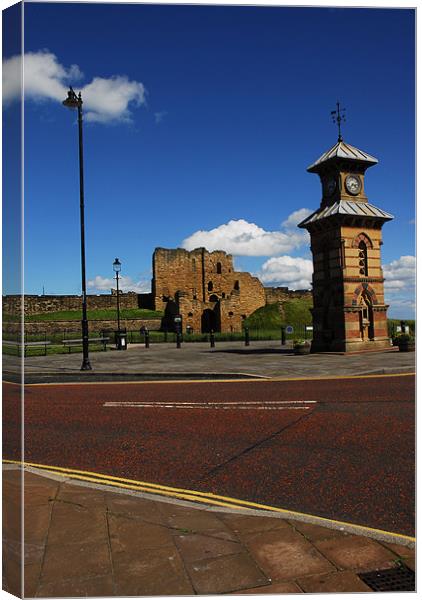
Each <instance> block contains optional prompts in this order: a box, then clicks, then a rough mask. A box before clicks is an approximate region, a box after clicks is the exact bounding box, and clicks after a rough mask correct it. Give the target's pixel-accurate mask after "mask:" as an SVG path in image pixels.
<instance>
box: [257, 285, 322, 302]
mask: <svg viewBox="0 0 422 600" xmlns="http://www.w3.org/2000/svg"><path fill="white" fill-rule="evenodd" d="M264 291H265V300H266V304H275V303H276V302H286V301H287V300H291V299H292V298H311V299H312V292H311V291H310V290H289V288H288V287H266V288H264Z"/></svg>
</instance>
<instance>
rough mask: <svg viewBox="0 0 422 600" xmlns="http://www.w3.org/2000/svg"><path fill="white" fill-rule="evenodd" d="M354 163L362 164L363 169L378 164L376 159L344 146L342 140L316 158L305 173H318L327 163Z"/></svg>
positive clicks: (351, 147)
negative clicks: (340, 161) (345, 161)
mask: <svg viewBox="0 0 422 600" xmlns="http://www.w3.org/2000/svg"><path fill="white" fill-rule="evenodd" d="M339 159H340V160H342V159H343V160H347V161H356V162H358V163H360V164H364V165H365V168H367V167H372V165H376V164H377V163H378V159H376V158H375V157H374V156H371V155H370V154H368V153H367V152H364V151H363V150H359V149H358V148H355V147H354V146H351V145H350V144H346V142H344V141H343V140H339V141H338V142H337V143H336V144H334V146H333V147H332V148H330V149H329V150H327V151H326V152H324V154H323V155H322V156H320V157H319V158H318V160H317V161H315V162H314V163H313V164H312V165H311V166H310V167H308V168H307V171H309V172H310V173H319V172H320V171H321V170H322V169H321V167H322V168H323V165H324V166H325V164H326V163H328V162H337V161H338V160H339Z"/></svg>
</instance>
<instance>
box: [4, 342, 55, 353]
mask: <svg viewBox="0 0 422 600" xmlns="http://www.w3.org/2000/svg"><path fill="white" fill-rule="evenodd" d="M3 344H4V345H5V346H15V347H16V348H17V349H18V356H20V352H19V351H20V349H21V348H22V346H23V355H24V356H26V349H27V348H28V347H30V348H41V347H42V346H44V356H47V346H49V345H50V344H51V342H49V341H47V340H43V341H40V342H15V341H13V340H3Z"/></svg>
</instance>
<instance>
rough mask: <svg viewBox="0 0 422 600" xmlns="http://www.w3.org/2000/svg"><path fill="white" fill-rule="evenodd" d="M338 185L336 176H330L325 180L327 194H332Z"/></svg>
mask: <svg viewBox="0 0 422 600" xmlns="http://www.w3.org/2000/svg"><path fill="white" fill-rule="evenodd" d="M336 187H337V182H336V180H335V179H334V177H330V178H329V179H327V180H326V182H325V193H326V194H327V196H332V195H333V194H334V192H335V191H336Z"/></svg>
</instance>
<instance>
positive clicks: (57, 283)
mask: <svg viewBox="0 0 422 600" xmlns="http://www.w3.org/2000/svg"><path fill="white" fill-rule="evenodd" d="M70 32H72V33H70ZM25 57H26V58H25V76H26V79H25V98H26V102H25V251H26V255H25V259H26V263H25V270H26V271H25V274H26V281H25V291H26V293H42V289H43V286H44V287H45V292H46V293H80V258H79V187H78V186H79V181H78V162H77V161H78V155H77V125H76V116H75V114H74V113H72V112H71V111H69V110H67V109H65V108H64V107H63V106H62V105H61V99H64V97H65V95H66V94H65V90H66V88H67V86H68V84H72V85H73V86H74V88H75V90H76V91H79V90H80V89H81V90H82V93H83V97H84V100H85V103H84V109H85V123H84V150H85V200H86V253H87V254H86V258H87V261H86V265H87V278H88V280H89V285H90V290H89V291H91V292H93V293H96V292H97V293H105V292H107V291H108V290H109V288H110V287H111V284H112V282H111V281H110V280H111V278H112V276H113V271H112V262H113V260H114V258H115V257H116V256H117V257H119V258H120V260H121V261H122V264H123V268H122V275H124V276H125V277H126V279H125V280H124V283H125V285H126V287H127V289H138V290H145V291H148V289H149V281H150V278H151V257H152V253H153V250H154V248H155V247H157V246H163V247H167V248H175V247H179V246H182V245H183V246H184V247H186V248H188V249H190V248H191V245H192V244H195V245H196V246H198V245H205V246H207V247H208V248H209V249H211V250H212V249H214V248H215V247H216V245H218V247H220V248H221V249H225V250H227V251H229V252H232V253H233V254H234V255H235V264H236V266H237V267H238V268H239V269H243V270H249V271H251V272H253V273H256V274H257V275H259V276H260V277H261V279H262V280H263V281H264V283H265V285H289V287H291V288H299V287H305V286H306V282H308V281H310V273H311V270H310V260H311V255H310V252H309V242H308V240H307V239H306V237H305V236H303V233H301V231H300V230H298V229H297V228H296V227H295V224H296V222H297V220H298V218H299V216H301V215H304V214H305V213H306V211H305V210H304V209H308V210H315V209H316V208H317V207H318V206H319V203H320V199H321V191H320V183H319V178H318V177H317V176H316V175H312V174H309V173H307V172H306V168H307V167H308V166H309V165H310V164H311V163H312V162H314V160H316V159H317V158H318V157H319V156H320V155H321V154H322V153H323V152H324V151H325V150H327V149H328V148H329V147H330V146H332V145H333V144H334V143H335V142H336V140H337V131H336V127H335V125H334V124H333V123H332V122H331V120H330V111H331V110H333V109H334V108H335V103H336V101H337V100H338V99H339V100H340V102H341V103H342V104H343V105H344V106H345V107H346V118H347V121H346V123H345V124H344V126H343V137H344V139H345V141H346V142H349V143H350V144H352V145H354V146H357V147H358V148H361V149H363V150H365V151H367V152H369V153H370V154H372V155H374V156H376V157H377V158H378V159H379V164H378V165H377V166H375V167H373V168H371V169H369V170H368V172H367V176H366V192H367V194H368V197H369V200H370V202H372V203H373V204H375V205H376V206H379V207H380V208H382V209H384V210H386V211H387V212H390V213H392V214H394V215H395V220H394V221H392V222H390V223H387V224H386V225H385V226H384V229H383V232H384V246H383V256H382V258H383V264H384V271H385V276H386V296H387V300H388V301H389V302H390V304H391V309H390V311H389V314H390V315H391V316H397V317H402V318H410V317H412V316H413V312H414V302H413V296H414V269H415V265H414V255H415V225H414V219H415V122H414V109H415V107H414V95H415V90H414V68H415V65H414V12H413V11H412V10H404V9H400V10H394V9H356V8H353V9H352V8H342V9H338V8H287V7H275V8H269V7H218V6H209V7H206V6H174V5H168V6H166V5H161V6H152V5H105V4H102V5H101V4H100V5H98V4H97V5H95V4H92V5H89V4H78V3H76V4H54V3H48V4H36V3H28V4H25ZM11 60H12V53H10V54H8V53H7V52H5V53H4V61H5V64H6V75H7V72H8V71H7V66H8V65H12V64H13V63H12V62H10V61H11ZM63 91H64V94H63V93H62V92H63ZM5 94H6V98H5V101H6V109H5V110H6V111H8V114H9V117H10V119H13V118H14V114H15V113H18V110H19V107H18V104H17V103H16V101H15V96H16V91H15V89H14V88H13V82H10V81H9V82H6V92H5ZM62 96H63V98H62ZM297 211H300V212H299V213H298V212H297ZM295 213H296V214H295ZM198 232H200V233H198ZM196 242H199V243H196ZM268 261H271V262H270V263H269V262H268ZM8 291H10V292H12V291H14V290H5V292H8Z"/></svg>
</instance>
